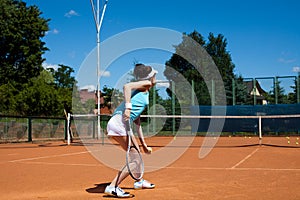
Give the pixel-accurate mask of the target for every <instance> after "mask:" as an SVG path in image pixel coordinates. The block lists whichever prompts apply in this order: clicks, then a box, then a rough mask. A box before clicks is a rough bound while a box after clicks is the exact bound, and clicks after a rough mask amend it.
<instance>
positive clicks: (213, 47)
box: [164, 31, 246, 105]
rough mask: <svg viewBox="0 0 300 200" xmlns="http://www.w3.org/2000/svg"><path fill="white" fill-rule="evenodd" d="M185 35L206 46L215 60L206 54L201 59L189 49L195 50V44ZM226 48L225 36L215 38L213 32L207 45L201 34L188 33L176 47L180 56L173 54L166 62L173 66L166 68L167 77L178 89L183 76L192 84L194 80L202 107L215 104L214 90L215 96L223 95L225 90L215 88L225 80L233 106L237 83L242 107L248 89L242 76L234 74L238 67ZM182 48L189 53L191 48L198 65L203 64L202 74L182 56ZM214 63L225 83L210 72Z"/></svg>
mask: <svg viewBox="0 0 300 200" xmlns="http://www.w3.org/2000/svg"><path fill="white" fill-rule="evenodd" d="M185 36H188V37H190V38H192V39H193V40H194V41H196V42H197V43H198V44H199V45H200V46H202V47H203V49H204V50H205V51H206V52H207V53H208V54H209V56H210V57H211V59H212V60H211V59H210V58H207V56H206V54H203V55H204V56H203V58H202V57H201V58H199V53H198V54H197V53H195V52H193V50H194V47H193V48H189V46H191V47H192V46H193V44H191V42H190V41H189V40H188V39H186V37H185ZM226 48H227V40H226V39H225V38H224V36H223V35H221V34H219V35H217V36H214V35H213V34H212V33H210V34H209V37H208V42H206V41H205V40H204V38H203V36H202V35H201V34H200V33H198V32H197V31H194V32H192V33H190V34H188V35H187V34H185V33H184V34H183V41H182V43H181V44H179V45H177V46H176V53H175V54H173V55H172V57H171V58H170V60H168V61H167V62H166V65H167V66H170V67H169V68H166V70H165V71H164V75H165V76H166V77H167V79H168V80H170V81H172V82H176V87H180V82H178V80H179V79H180V78H179V77H180V76H183V77H185V79H186V80H187V81H189V83H190V84H191V83H192V81H193V82H194V92H195V93H196V96H197V100H198V104H199V105H211V104H212V100H213V99H212V98H214V97H213V96H212V93H213V92H212V91H214V92H215V94H221V93H222V92H221V91H219V90H220V89H222V88H218V87H217V88H214V85H215V84H216V82H218V83H220V82H221V81H223V84H224V87H225V92H226V97H227V98H226V99H227V104H229V105H231V104H232V103H233V98H232V95H233V91H232V86H233V80H234V84H236V91H235V92H236V94H238V95H242V96H239V98H238V99H237V102H238V103H239V104H243V103H244V101H245V96H246V90H245V87H244V86H243V79H242V77H241V76H239V77H238V76H236V75H235V74H234V68H235V65H234V64H233V63H232V59H231V55H230V53H229V52H228V51H227V49H226ZM180 49H185V50H186V51H188V50H189V49H191V50H190V51H191V52H188V53H189V54H191V55H190V59H194V60H197V62H199V63H197V64H198V65H199V66H201V68H203V69H200V70H202V71H201V74H200V73H199V72H198V70H197V69H196V68H195V66H193V65H192V64H191V63H189V62H188V61H187V60H185V59H184V58H182V57H181V56H179V55H181V54H180V53H178V52H180ZM201 51H202V50H199V52H200V53H201ZM201 56H202V55H201ZM211 62H214V64H215V65H216V66H217V68H218V71H219V73H220V75H221V77H222V80H214V79H213V78H212V77H214V75H213V74H212V73H213V72H212V70H210V68H211V67H212V66H211V64H212V63H211ZM174 70H175V71H174ZM204 78H205V79H204ZM205 80H206V82H205ZM217 85H220V84H217ZM182 89H184V88H182ZM168 93H169V95H170V94H171V91H170V90H169V92H168ZM211 96H212V97H211ZM217 96H218V95H217ZM217 98H219V97H217ZM214 101H215V102H219V100H218V99H214Z"/></svg>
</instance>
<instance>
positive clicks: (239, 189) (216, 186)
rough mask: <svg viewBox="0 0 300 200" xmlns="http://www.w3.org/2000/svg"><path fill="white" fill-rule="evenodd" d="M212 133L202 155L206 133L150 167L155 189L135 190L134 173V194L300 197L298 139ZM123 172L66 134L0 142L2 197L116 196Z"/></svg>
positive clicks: (127, 185)
mask: <svg viewBox="0 0 300 200" xmlns="http://www.w3.org/2000/svg"><path fill="white" fill-rule="evenodd" d="M172 139H173V138H172V137H153V138H148V139H147V143H148V145H149V146H152V147H153V150H154V152H155V151H157V150H158V149H159V148H162V147H163V146H164V145H165V144H167V143H168V142H169V141H170V140H172ZM211 139H215V140H216V141H218V142H217V144H216V145H215V146H214V148H213V149H212V151H211V152H210V153H209V154H208V155H207V156H206V157H204V158H203V159H200V158H199V156H198V155H199V150H200V146H201V144H202V142H203V140H204V137H197V138H195V139H194V141H193V143H192V145H191V146H190V147H189V148H188V149H187V151H185V153H184V154H183V155H182V156H181V157H180V158H179V159H177V160H176V161H175V162H174V163H172V164H170V165H169V166H167V167H164V168H163V169H160V170H158V171H154V172H149V173H146V174H145V179H147V180H151V181H152V182H153V183H155V184H156V188H155V189H151V190H138V191H136V190H133V180H132V179H131V178H130V177H128V178H127V179H126V180H125V181H124V182H123V183H122V184H121V185H120V186H121V187H122V188H123V189H124V190H126V191H128V192H130V193H132V194H133V195H134V197H133V199H143V200H145V199H160V200H164V199H181V200H182V199H204V200H216V199H220V200H226V199H228V200H241V199H243V200H248V199H253V200H258V199H262V200H267V199H270V200H277V199H278V200H283V199H288V200H299V199H300V146H299V145H297V144H296V142H297V140H298V138H289V139H288V141H290V142H288V141H287V139H286V138H285V137H266V138H263V140H262V145H258V138H256V137H255V138H254V137H252V138H249V137H221V138H219V139H218V138H211ZM107 142H108V141H105V143H107ZM299 142H300V141H299ZM108 143H109V142H108ZM294 143H295V144H294ZM90 145H99V144H97V143H95V144H90ZM104 145H111V144H110V143H109V144H104ZM172 148H182V147H172ZM124 156H125V153H124ZM150 156H151V155H150ZM150 164H151V163H145V165H146V166H147V165H150ZM116 173H117V171H116V170H114V169H111V168H109V167H107V166H104V165H103V164H102V163H101V162H100V161H98V160H97V159H95V157H94V156H93V155H91V153H90V152H89V151H88V150H87V148H86V147H85V146H84V145H82V144H81V143H80V142H77V143H73V144H71V145H70V146H68V145H66V143H64V142H60V141H56V142H55V141H48V142H35V143H13V144H0V199H1V200H14V199H22V200H25V199H28V200H34V199H37V200H41V199H43V200H44V199H63V200H67V199H72V200H85V199H111V198H110V197H107V196H106V195H105V194H104V193H103V191H104V188H105V186H106V184H107V183H109V182H110V181H111V180H112V179H113V177H114V176H115V174H116Z"/></svg>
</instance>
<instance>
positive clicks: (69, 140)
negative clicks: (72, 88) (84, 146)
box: [67, 113, 71, 145]
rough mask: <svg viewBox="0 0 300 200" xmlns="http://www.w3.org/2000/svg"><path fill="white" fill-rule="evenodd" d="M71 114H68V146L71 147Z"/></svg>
mask: <svg viewBox="0 0 300 200" xmlns="http://www.w3.org/2000/svg"><path fill="white" fill-rule="evenodd" d="M70 120H71V114H70V113H68V116H67V144H68V145H70V144H71V136H70V134H71V133H70V124H71V121H70Z"/></svg>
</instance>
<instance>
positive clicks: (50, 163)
mask: <svg viewBox="0 0 300 200" xmlns="http://www.w3.org/2000/svg"><path fill="white" fill-rule="evenodd" d="M21 163H22V164H36V165H61V166H82V167H105V168H109V167H108V166H106V165H104V164H84V163H60V162H38V161H31V162H30V161H22V162H21ZM121 167H122V166H120V168H121ZM145 167H149V168H155V169H156V168H157V167H154V166H145ZM162 169H179V170H185V171H186V170H229V171H300V169H298V168H295V169H292V168H262V167H254V168H249V167H245V168H232V167H230V168H228V167H172V166H169V167H164V168H162Z"/></svg>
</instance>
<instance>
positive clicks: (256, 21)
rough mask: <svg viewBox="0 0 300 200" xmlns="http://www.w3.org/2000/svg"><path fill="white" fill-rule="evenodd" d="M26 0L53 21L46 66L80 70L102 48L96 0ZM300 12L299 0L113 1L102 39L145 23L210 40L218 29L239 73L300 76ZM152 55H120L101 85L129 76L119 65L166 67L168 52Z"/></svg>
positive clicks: (248, 75)
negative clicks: (94, 11)
mask: <svg viewBox="0 0 300 200" xmlns="http://www.w3.org/2000/svg"><path fill="white" fill-rule="evenodd" d="M25 2H26V3H27V4H28V5H32V4H34V5H37V6H38V7H39V9H40V10H41V11H42V12H43V14H42V17H44V18H50V19H51V21H50V24H49V25H50V31H49V32H48V33H47V35H46V37H45V38H44V41H45V42H46V46H47V47H48V48H49V49H50V51H48V52H47V53H46V54H45V55H44V57H45V58H46V63H44V64H45V65H49V66H52V65H54V66H55V65H58V64H64V65H68V66H70V67H72V68H74V70H75V73H78V72H79V71H80V67H81V66H82V63H83V62H84V60H85V58H86V57H87V56H88V55H89V54H90V53H91V52H92V51H93V50H94V48H95V47H96V28H95V22H94V19H93V14H92V9H91V5H90V1H89V0H51V1H45V0H25ZM95 2H96V1H95ZM100 3H101V4H102V3H103V0H100ZM299 10H300V2H299V1H298V0H285V1H276V0H275V1H274V0H273V1H272V0H251V1H239V0H228V1H224V0H215V1H201V0H185V1H182V0H181V1H179V0H152V1H146V0H127V1H125V0H109V2H108V5H107V10H106V13H105V16H104V20H103V24H102V28H101V42H103V41H105V40H107V39H108V38H111V37H113V36H115V35H116V34H119V33H122V32H124V31H128V30H131V29H135V28H142V27H161V28H167V29H171V30H175V31H178V32H180V33H183V32H186V33H190V32H192V31H193V30H197V31H198V32H199V33H200V34H202V35H203V36H204V38H205V39H207V36H208V34H209V33H210V32H212V33H213V34H215V35H217V34H222V35H224V37H225V38H226V39H227V43H228V46H227V50H228V51H229V52H230V54H231V56H232V61H233V63H234V64H235V73H236V74H240V75H242V76H243V77H245V78H248V77H273V76H291V75H292V76H294V75H297V71H299V68H300V20H299V16H298V12H299ZM146 53H147V55H146V54H145V52H144V53H137V54H134V55H133V54H128V55H127V56H125V57H124V56H123V57H120V59H118V60H117V61H116V62H114V65H116V66H117V65H119V67H114V68H113V67H112V68H111V69H108V71H107V72H108V73H106V74H104V75H103V77H101V85H108V86H110V87H113V86H114V85H115V82H116V80H118V77H119V76H122V74H123V72H120V71H122V70H119V69H121V68H122V69H124V70H125V69H126V70H129V69H130V68H132V63H133V61H139V62H146V63H151V62H152V63H160V64H162V65H163V64H164V62H165V61H166V60H167V59H169V54H166V53H162V54H159V53H158V54H159V55H157V52H151V51H147V52H146ZM151 54H152V55H151ZM154 55H156V56H154ZM154 58H155V59H154ZM151 59H153V60H151ZM120 65H122V66H120ZM282 81H285V80H282ZM266 90H269V89H268V88H266Z"/></svg>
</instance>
